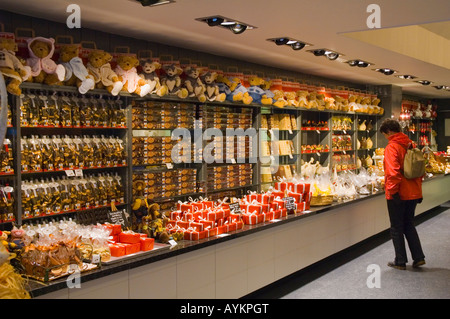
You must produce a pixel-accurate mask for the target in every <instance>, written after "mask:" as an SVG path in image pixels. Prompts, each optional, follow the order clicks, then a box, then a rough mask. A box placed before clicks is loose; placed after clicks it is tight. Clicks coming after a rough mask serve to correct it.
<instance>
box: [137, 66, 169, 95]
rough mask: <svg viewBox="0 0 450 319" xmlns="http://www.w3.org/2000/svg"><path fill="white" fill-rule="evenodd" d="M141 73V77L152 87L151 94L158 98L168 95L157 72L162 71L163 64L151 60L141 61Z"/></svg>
mask: <svg viewBox="0 0 450 319" xmlns="http://www.w3.org/2000/svg"><path fill="white" fill-rule="evenodd" d="M139 63H140V66H141V69H142V71H141V73H139V76H140V77H141V78H143V79H144V80H145V82H146V83H147V84H148V85H150V94H156V95H158V96H160V97H161V96H164V95H166V94H167V88H166V87H165V86H162V85H161V82H160V80H159V75H158V74H157V70H159V69H161V63H159V62H158V61H156V60H152V59H150V58H147V59H140V60H139Z"/></svg>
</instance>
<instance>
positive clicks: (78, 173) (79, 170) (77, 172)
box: [75, 168, 83, 177]
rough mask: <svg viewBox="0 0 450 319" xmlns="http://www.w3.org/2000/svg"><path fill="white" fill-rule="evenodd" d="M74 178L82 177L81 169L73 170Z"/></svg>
mask: <svg viewBox="0 0 450 319" xmlns="http://www.w3.org/2000/svg"><path fill="white" fill-rule="evenodd" d="M75 176H80V177H83V170H82V169H81V168H79V169H76V170H75Z"/></svg>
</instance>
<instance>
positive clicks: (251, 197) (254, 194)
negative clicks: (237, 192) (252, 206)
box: [245, 193, 260, 203]
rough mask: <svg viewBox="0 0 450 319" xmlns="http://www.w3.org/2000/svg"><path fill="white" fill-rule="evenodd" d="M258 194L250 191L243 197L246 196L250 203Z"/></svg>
mask: <svg viewBox="0 0 450 319" xmlns="http://www.w3.org/2000/svg"><path fill="white" fill-rule="evenodd" d="M259 195H260V194H257V193H250V194H248V195H246V196H245V197H246V199H247V201H248V202H250V203H251V202H252V201H254V200H256V201H257V200H258V196H259Z"/></svg>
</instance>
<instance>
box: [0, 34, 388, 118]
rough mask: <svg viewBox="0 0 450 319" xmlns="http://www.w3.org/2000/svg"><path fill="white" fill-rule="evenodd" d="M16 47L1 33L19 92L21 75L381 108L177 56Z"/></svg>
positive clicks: (8, 71)
mask: <svg viewBox="0 0 450 319" xmlns="http://www.w3.org/2000/svg"><path fill="white" fill-rule="evenodd" d="M15 47H16V44H15V40H14V39H11V38H3V37H0V71H1V72H2V74H3V75H4V76H5V77H6V78H7V80H8V85H7V89H8V92H9V93H11V94H15V95H19V94H21V90H20V84H21V83H22V82H23V81H30V82H36V83H45V84H48V85H68V86H76V87H78V90H79V92H80V93H81V94H85V93H87V92H88V91H89V90H92V89H106V90H107V91H108V92H109V93H110V94H112V95H114V96H116V95H118V94H119V93H120V92H128V93H132V94H136V95H138V96H141V97H143V96H146V95H148V94H154V95H157V96H159V97H162V96H166V95H168V96H173V97H177V98H180V99H185V98H188V97H189V98H196V99H198V101H200V102H202V103H203V102H206V101H209V102H211V101H217V102H223V101H229V102H240V103H244V104H250V103H256V104H261V105H274V106H276V107H279V108H283V107H286V106H290V107H303V108H307V109H318V110H340V111H354V112H364V113H375V114H377V113H378V114H379V113H382V111H383V110H382V108H380V107H379V106H378V103H379V102H380V100H379V99H377V98H375V99H371V98H369V97H362V96H356V95H354V96H348V97H342V96H341V95H337V94H335V95H332V96H330V95H325V94H322V93H320V92H315V91H308V90H299V89H284V87H283V86H282V85H279V84H278V85H276V84H274V83H273V81H272V80H266V79H263V78H262V77H259V76H253V75H249V76H247V77H246V79H245V81H244V76H243V75H242V74H226V73H224V72H221V71H218V70H210V69H208V68H206V67H198V66H196V65H188V66H185V67H184V68H182V67H181V66H180V64H179V63H177V62H160V61H159V59H157V58H143V59H139V58H138V57H137V56H136V55H134V54H122V55H118V56H117V57H116V58H115V59H113V55H112V54H110V53H108V52H106V51H103V50H97V49H94V50H90V51H89V52H88V54H84V55H83V54H81V52H80V51H81V47H80V45H77V44H65V45H60V46H59V47H58V50H56V48H55V40H54V39H52V38H44V37H34V38H30V39H28V40H27V50H28V56H27V57H26V58H25V57H20V56H17V57H16V55H15V51H17V50H15ZM56 51H57V53H55V52H56ZM113 60H114V61H113Z"/></svg>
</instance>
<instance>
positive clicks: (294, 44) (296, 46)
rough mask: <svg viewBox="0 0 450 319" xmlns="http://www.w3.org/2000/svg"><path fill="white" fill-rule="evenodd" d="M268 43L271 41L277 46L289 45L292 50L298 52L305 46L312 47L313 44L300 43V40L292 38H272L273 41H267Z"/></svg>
mask: <svg viewBox="0 0 450 319" xmlns="http://www.w3.org/2000/svg"><path fill="white" fill-rule="evenodd" d="M267 41H271V42H274V43H275V44H276V45H280V46H281V45H287V46H290V47H291V48H292V50H295V51H298V50H301V49H303V48H304V47H305V46H311V45H312V44H309V43H306V42H303V41H300V40H296V39H291V38H287V37H282V38H272V39H267Z"/></svg>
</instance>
